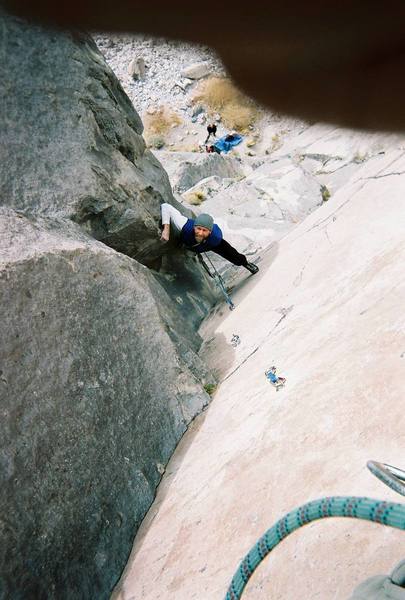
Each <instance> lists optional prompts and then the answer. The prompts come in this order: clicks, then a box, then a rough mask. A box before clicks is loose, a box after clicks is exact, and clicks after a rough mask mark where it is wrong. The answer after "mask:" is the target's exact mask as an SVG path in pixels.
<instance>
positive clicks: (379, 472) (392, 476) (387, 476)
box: [367, 460, 405, 496]
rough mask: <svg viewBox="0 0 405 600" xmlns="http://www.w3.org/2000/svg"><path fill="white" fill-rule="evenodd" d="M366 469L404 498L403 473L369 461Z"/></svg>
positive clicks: (404, 483)
mask: <svg viewBox="0 0 405 600" xmlns="http://www.w3.org/2000/svg"><path fill="white" fill-rule="evenodd" d="M367 468H368V469H369V470H370V471H371V473H372V474H373V475H375V476H376V477H378V479H379V480H380V481H382V482H383V483H385V485H388V487H390V488H391V489H392V490H394V491H395V492H398V494H401V496H405V471H402V470H401V469H397V468H396V467H392V466H391V465H386V464H385V463H380V462H377V461H375V460H369V461H368V463H367Z"/></svg>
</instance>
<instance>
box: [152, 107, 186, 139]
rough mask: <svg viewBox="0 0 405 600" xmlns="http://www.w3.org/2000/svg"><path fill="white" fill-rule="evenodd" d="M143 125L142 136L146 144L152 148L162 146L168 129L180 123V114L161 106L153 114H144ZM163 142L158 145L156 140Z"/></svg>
mask: <svg viewBox="0 0 405 600" xmlns="http://www.w3.org/2000/svg"><path fill="white" fill-rule="evenodd" d="M143 123H144V127H145V131H144V136H145V140H146V143H147V144H148V146H150V147H153V148H158V147H160V148H161V147H162V146H163V145H164V136H165V134H166V133H167V132H168V130H169V129H171V128H173V127H177V125H180V124H181V123H182V119H181V117H180V115H178V114H177V113H176V112H175V111H173V110H171V109H170V108H168V107H167V106H161V107H160V108H158V109H157V110H156V112H154V113H153V114H146V115H144V117H143ZM162 140H163V143H162V144H161V145H160V146H157V145H156V141H157V142H161V141H162Z"/></svg>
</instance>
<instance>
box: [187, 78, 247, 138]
mask: <svg viewBox="0 0 405 600" xmlns="http://www.w3.org/2000/svg"><path fill="white" fill-rule="evenodd" d="M193 102H195V103H201V104H203V105H204V106H205V108H206V110H207V112H208V114H210V115H211V116H212V115H213V114H214V113H218V114H219V115H220V116H221V119H222V122H223V123H224V125H225V127H227V128H229V129H233V130H236V131H241V132H244V131H245V130H246V129H247V128H248V127H249V125H253V123H254V122H255V120H256V119H257V116H258V107H257V106H256V104H255V103H254V102H253V101H252V100H251V99H250V98H248V97H247V96H245V94H243V93H242V92H241V91H240V90H238V88H236V87H235V86H234V84H233V83H232V81H231V80H230V79H227V78H226V77H210V78H209V79H206V80H205V81H202V82H201V83H200V84H199V85H198V87H197V89H196V92H195V95H194V96H193Z"/></svg>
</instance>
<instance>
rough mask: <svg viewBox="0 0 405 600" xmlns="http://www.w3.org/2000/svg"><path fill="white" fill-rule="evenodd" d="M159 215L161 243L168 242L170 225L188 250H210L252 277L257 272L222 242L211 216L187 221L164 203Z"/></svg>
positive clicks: (243, 258) (241, 255)
mask: <svg viewBox="0 0 405 600" xmlns="http://www.w3.org/2000/svg"><path fill="white" fill-rule="evenodd" d="M161 213H162V225H163V231H162V234H161V237H160V239H161V240H162V241H163V242H168V241H169V239H170V226H171V225H172V226H173V227H174V228H175V230H176V232H177V234H178V235H179V236H180V239H181V241H182V242H183V244H184V245H185V246H186V248H187V249H188V250H193V251H194V252H197V254H201V253H202V252H208V250H212V252H215V253H216V254H219V256H222V258H225V259H226V260H229V262H231V263H232V264H233V265H236V266H238V267H245V269H247V270H248V271H250V272H251V273H253V275H254V274H255V273H257V272H258V270H259V267H258V266H257V265H255V264H254V263H250V262H248V261H247V258H246V256H245V255H244V254H240V253H239V252H238V251H237V250H235V248H233V246H231V245H230V244H229V243H228V242H227V241H226V240H224V238H223V237H222V231H221V230H220V228H219V227H218V225H216V224H215V223H214V219H213V218H212V217H211V215H207V214H201V215H199V216H198V217H197V218H196V219H187V217H185V216H184V215H182V214H181V212H180V211H179V210H177V208H175V207H174V206H172V205H171V204H167V203H166V202H165V203H163V204H162V205H161Z"/></svg>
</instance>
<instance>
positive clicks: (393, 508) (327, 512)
mask: <svg viewBox="0 0 405 600" xmlns="http://www.w3.org/2000/svg"><path fill="white" fill-rule="evenodd" d="M327 517H352V518H355V519H365V520H366V521H374V522H375V523H381V524H383V525H388V526H389V527H395V528H396V529H402V530H404V529H405V505H403V504H396V503H393V502H383V501H381V500H373V499H372V498H361V497H349V496H332V497H330V498H321V499H320V500H314V501H312V502H308V504H304V505H303V506H300V507H299V508H297V509H295V510H293V511H292V512H290V513H288V514H287V515H285V516H284V517H283V518H282V519H280V520H279V521H277V523H276V524H275V525H273V527H271V528H270V529H268V530H267V531H266V533H265V534H264V535H263V536H262V537H261V538H260V539H259V541H258V542H257V543H256V544H255V545H254V546H253V548H252V549H251V550H250V552H249V553H248V554H247V555H246V556H245V558H244V559H243V561H242V562H241V564H240V565H239V568H238V570H237V571H236V573H235V575H234V576H233V579H232V582H231V585H230V586H229V589H228V592H227V594H226V597H225V599H226V600H239V598H240V597H241V596H242V593H243V590H244V588H245V586H246V584H247V582H248V581H249V579H250V577H251V575H252V574H253V572H254V570H255V569H256V567H257V566H258V565H259V564H260V563H261V562H262V560H263V559H264V558H265V557H266V556H267V555H268V554H269V553H270V552H271V551H272V550H273V548H275V547H276V546H277V544H279V543H280V542H281V540H283V539H284V538H285V537H287V535H289V534H290V533H292V532H293V531H295V530H296V529H299V528H300V527H302V526H303V525H306V524H307V523H310V522H311V521H316V520H318V519H325V518H327Z"/></svg>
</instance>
